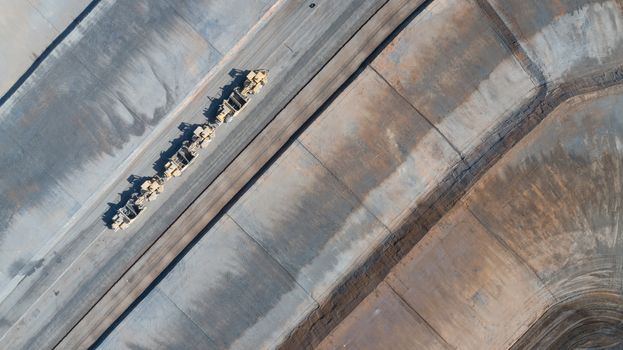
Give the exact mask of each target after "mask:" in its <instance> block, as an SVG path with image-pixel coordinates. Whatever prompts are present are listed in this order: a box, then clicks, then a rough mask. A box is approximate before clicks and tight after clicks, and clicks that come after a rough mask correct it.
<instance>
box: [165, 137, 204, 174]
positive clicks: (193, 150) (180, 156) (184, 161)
mask: <svg viewBox="0 0 623 350" xmlns="http://www.w3.org/2000/svg"><path fill="white" fill-rule="evenodd" d="M191 146H193V147H191ZM197 148H198V145H196V144H194V143H193V144H191V143H190V142H189V141H184V142H183V143H182V147H180V149H178V150H177V152H175V154H174V155H173V157H171V158H169V161H168V162H167V163H166V164H165V165H164V177H165V178H166V179H168V178H171V177H177V176H180V175H182V172H183V171H184V170H185V169H186V168H187V167H188V166H189V165H190V163H192V161H193V160H195V157H196V156H197V150H198V149H197Z"/></svg>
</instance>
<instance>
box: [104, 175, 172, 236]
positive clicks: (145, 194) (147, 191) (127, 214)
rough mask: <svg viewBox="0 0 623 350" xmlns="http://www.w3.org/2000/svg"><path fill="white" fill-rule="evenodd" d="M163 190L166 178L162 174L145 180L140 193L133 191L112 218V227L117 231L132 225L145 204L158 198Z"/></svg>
mask: <svg viewBox="0 0 623 350" xmlns="http://www.w3.org/2000/svg"><path fill="white" fill-rule="evenodd" d="M163 190H164V179H162V178H161V177H160V176H158V175H156V176H154V177H152V178H150V179H147V180H145V181H144V182H143V183H142V184H141V191H140V193H133V194H132V196H131V197H130V199H129V200H128V201H127V202H126V204H125V205H124V206H123V207H121V208H119V210H117V214H115V216H113V218H112V220H113V221H112V224H111V227H112V228H113V229H114V230H115V231H117V230H119V229H125V228H127V227H128V226H130V223H132V221H134V219H136V217H137V216H138V214H140V213H141V212H142V211H143V209H145V204H146V203H147V202H151V201H153V200H154V199H156V197H157V196H158V195H159V194H160V193H162V191H163Z"/></svg>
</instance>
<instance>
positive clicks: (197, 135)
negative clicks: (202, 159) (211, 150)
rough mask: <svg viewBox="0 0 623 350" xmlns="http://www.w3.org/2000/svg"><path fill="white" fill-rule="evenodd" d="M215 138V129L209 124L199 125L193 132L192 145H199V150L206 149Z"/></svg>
mask: <svg viewBox="0 0 623 350" xmlns="http://www.w3.org/2000/svg"><path fill="white" fill-rule="evenodd" d="M212 137H214V128H213V127H211V126H210V125H208V124H203V125H199V126H198V127H197V128H195V130H194V131H193V138H192V140H191V142H192V143H196V144H198V145H199V148H206V147H208V144H209V143H210V141H212Z"/></svg>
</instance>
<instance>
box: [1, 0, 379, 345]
mask: <svg viewBox="0 0 623 350" xmlns="http://www.w3.org/2000/svg"><path fill="white" fill-rule="evenodd" d="M255 4H257V6H256V7H255V8H254V9H253V11H251V9H249V10H250V11H247V12H245V13H246V14H251V15H250V17H249V18H246V17H242V18H239V19H238V20H240V21H241V22H242V23H241V24H240V26H239V27H234V28H230V27H227V26H226V27H224V28H220V27H218V26H217V28H216V29H215V28H213V27H211V26H210V22H209V21H207V20H205V19H204V18H203V17H202V16H200V15H199V11H202V10H206V8H204V7H202V6H203V5H202V4H201V1H194V2H189V3H188V6H186V7H182V8H181V9H180V8H177V9H176V11H173V12H171V11H168V9H169V7H168V6H170V5H169V4H168V3H167V2H160V3H153V2H150V3H149V4H148V3H146V2H140V3H132V5H124V4H123V3H122V2H119V3H117V2H113V1H109V2H102V4H100V5H98V8H96V9H94V11H93V12H92V13H91V14H90V15H89V17H87V18H86V19H85V20H84V21H83V22H82V23H81V24H80V26H79V27H78V28H77V30H76V32H75V34H74V33H72V35H69V36H68V37H67V39H66V42H64V43H63V44H62V45H59V49H58V52H57V53H56V54H55V55H52V56H53V57H52V58H53V59H54V60H51V61H50V63H49V64H42V66H41V68H40V69H41V70H40V71H38V72H37V74H35V75H34V77H33V78H32V80H31V81H29V82H27V83H26V84H24V85H23V86H22V87H21V88H20V90H19V91H17V92H16V93H15V95H14V96H12V98H11V100H9V101H7V103H5V104H4V105H3V106H2V107H1V108H2V109H1V113H2V117H1V118H2V119H1V120H2V123H1V124H0V133H2V135H3V136H4V137H3V140H4V141H5V143H6V141H9V142H8V144H7V145H4V146H6V147H9V149H13V150H15V152H13V153H12V154H11V153H8V154H7V155H5V157H6V156H8V157H10V159H7V162H10V163H11V164H16V163H17V164H16V166H15V167H13V168H11V169H5V170H4V173H3V177H4V176H6V178H9V179H13V180H11V181H13V183H11V182H9V183H4V184H3V186H6V187H4V188H3V191H4V192H3V193H4V194H7V193H9V191H11V190H10V188H23V189H26V193H21V194H19V195H18V194H15V193H14V194H12V195H11V196H13V197H9V198H16V199H11V200H9V201H8V202H5V207H4V208H3V210H4V213H5V215H6V213H7V211H8V213H9V214H8V217H9V218H12V219H11V220H10V221H6V222H7V223H8V226H6V227H3V231H2V232H3V233H2V237H3V239H4V242H5V244H7V247H10V246H11V245H14V246H15V245H20V246H27V247H29V248H30V251H28V252H19V251H13V252H14V253H17V254H16V255H11V254H9V256H4V257H3V259H4V261H5V262H6V264H5V266H15V267H13V269H12V270H10V271H5V272H4V273H5V276H4V277H3V278H4V281H7V282H8V284H5V288H4V289H3V291H2V293H3V294H2V296H3V300H2V303H1V304H0V314H1V315H3V319H2V322H1V326H2V333H3V335H2V338H0V346H2V347H8V348H32V347H36V348H47V347H51V346H53V345H54V344H56V343H57V342H58V341H59V340H60V338H61V337H62V336H63V335H64V334H65V333H66V332H67V331H68V330H69V329H70V328H71V327H72V325H73V324H75V323H76V322H77V321H78V319H79V318H80V317H81V316H82V315H83V314H84V313H85V312H86V311H87V310H88V309H89V308H90V306H91V305H93V303H94V302H95V301H96V300H97V299H98V298H99V297H100V296H101V295H102V294H103V292H105V291H106V290H107V289H108V288H109V287H110V286H111V285H112V283H113V282H114V281H115V280H116V279H117V278H118V276H120V275H121V273H122V272H123V271H125V270H126V269H127V268H128V265H129V264H130V263H131V262H133V261H135V260H136V258H137V257H138V255H140V253H141V252H142V251H143V250H144V249H145V248H146V247H147V246H148V245H149V244H151V242H153V241H154V240H155V239H156V238H157V237H158V235H159V234H161V233H162V232H163V231H164V229H165V228H166V227H167V226H168V225H169V224H170V223H171V222H172V221H173V220H174V219H175V218H176V217H177V216H178V215H179V214H180V213H181V212H182V211H183V209H184V208H185V207H187V206H188V204H189V203H190V202H191V201H192V200H193V199H194V198H195V197H196V196H197V195H198V193H199V192H200V190H202V189H203V188H205V187H206V186H207V185H208V184H209V183H210V182H211V181H212V179H213V178H214V177H215V176H216V175H217V174H218V173H219V172H220V171H221V170H222V169H223V168H224V167H225V166H226V165H227V164H228V163H229V162H230V161H231V159H232V158H233V157H234V156H235V155H236V154H238V152H239V151H240V150H241V149H242V148H243V147H244V146H245V145H246V143H247V142H249V141H250V140H251V139H252V138H253V136H254V135H256V134H257V133H258V132H259V131H260V130H261V129H262V128H263V127H264V126H265V125H266V124H267V123H268V122H269V121H270V119H271V118H272V117H274V116H275V114H276V113H277V112H278V111H279V110H280V109H281V108H283V106H284V105H285V104H286V102H287V101H289V100H290V99H291V98H292V96H294V94H295V93H296V92H297V91H298V90H299V89H300V88H302V87H303V86H304V85H305V84H306V82H307V81H308V80H309V79H310V78H311V77H312V76H313V75H314V74H315V73H316V72H317V71H318V70H319V69H320V68H321V67H322V65H323V64H324V63H326V61H327V60H328V59H329V58H330V57H331V56H332V55H333V54H334V53H335V52H336V50H337V49H338V48H339V47H341V45H343V44H344V43H345V41H346V40H347V39H348V38H350V37H351V36H352V35H353V33H354V32H355V31H356V30H357V28H359V27H360V26H361V25H362V24H363V23H365V21H366V20H367V19H368V18H369V17H370V16H371V15H372V14H373V13H374V12H375V11H376V10H377V9H378V8H379V7H380V6H381V5H382V4H383V1H364V2H361V1H356V2H355V1H352V2H351V1H343V2H342V1H340V2H326V3H325V2H322V1H319V2H316V7H315V8H313V9H312V8H310V7H309V6H308V5H309V4H308V3H307V2H287V3H280V4H277V5H275V7H273V8H272V9H271V10H269V12H268V14H267V13H266V12H265V11H266V10H267V9H269V8H270V6H271V4H270V3H255ZM239 5H240V6H242V5H241V4H239ZM99 6H102V7H101V8H100V7H99ZM124 6H135V9H134V11H139V12H138V13H141V14H143V16H144V17H139V18H141V21H140V22H139V25H130V21H129V18H130V17H129V15H128V11H127V8H124ZM215 6H216V7H217V8H216V9H214V8H212V9H208V10H213V11H212V12H210V13H211V14H213V13H214V12H216V15H222V14H223V13H222V11H224V10H226V6H220V7H219V6H217V5H215ZM218 10H221V13H218ZM141 11H142V12H141ZM254 11H255V12H254ZM225 12H226V11H225ZM262 13H263V15H262ZM165 14H166V15H165ZM107 16H110V17H107ZM261 16H264V17H263V18H262V19H260V20H259V24H257V25H255V27H253V28H252V29H251V34H246V36H245V37H244V38H243V39H242V43H239V44H237V45H236V46H234V42H235V40H238V39H239V37H240V36H241V35H243V34H244V32H245V31H247V30H249V28H251V26H252V25H253V23H255V22H254V21H257V20H258V18H260V17H261ZM109 20H112V21H114V22H109ZM201 21H205V22H208V23H202V22H201ZM141 26H143V27H141ZM152 28H153V29H152ZM150 30H153V34H150V33H152V32H150ZM202 30H203V31H202ZM114 33H121V40H117V41H115V42H114V43H113V42H111V41H110V40H111V39H110V38H111V37H113V35H114ZM197 33H199V34H197ZM214 33H216V36H215V37H212V36H214ZM145 35H148V40H145V38H144V36H145ZM149 35H153V36H149ZM203 36H205V38H207V39H204V37H203ZM236 38H238V39H236ZM251 38H253V40H251ZM173 43H175V45H181V47H182V49H180V50H181V51H179V52H181V53H182V54H181V55H177V53H176V52H178V51H175V52H173V53H171V52H170V50H169V49H170V47H171V45H173ZM232 46H233V47H232ZM95 47H98V48H103V47H106V48H107V49H106V50H109V49H112V50H113V52H108V51H106V50H104V51H103V54H96V52H97V51H98V50H96V49H95ZM127 47H134V48H135V49H134V50H127ZM114 50H117V51H114ZM124 50H125V51H124ZM221 52H225V53H226V54H225V55H224V56H223V55H222V54H221ZM160 53H164V56H161V55H160ZM133 54H135V55H133ZM169 54H170V55H172V57H167V55H169ZM221 56H222V57H221ZM198 57H199V58H198ZM219 59H221V61H220V62H219V63H218V64H217V65H216V66H214V64H216V62H217V61H218V60H219ZM84 62H89V65H83V63H84ZM164 62H166V65H165V64H164ZM171 62H176V64H178V65H176V66H174V68H173V70H171V66H170V63H171ZM189 63H190V64H189ZM110 64H112V65H115V66H118V67H119V69H120V70H121V71H123V75H121V74H120V78H118V77H117V76H116V75H111V74H110V73H107V72H106V71H105V69H109V65H110ZM258 67H260V68H267V69H269V70H270V72H271V78H270V79H271V84H270V85H269V86H268V87H267V88H266V89H265V90H264V91H263V92H262V94H261V95H260V96H258V97H257V98H256V99H255V100H254V101H253V104H252V105H251V106H250V107H249V108H248V109H247V110H246V112H245V114H244V115H243V116H242V117H241V118H239V119H238V121H237V122H236V123H234V124H232V125H231V126H229V125H228V126H226V127H223V128H220V129H219V131H218V135H217V137H216V139H215V140H214V141H213V142H212V145H211V147H210V149H208V150H207V151H206V152H204V153H203V154H202V155H201V157H200V158H199V159H198V161H197V162H196V163H195V164H194V165H193V167H192V168H191V169H189V171H188V172H187V173H185V176H184V177H183V178H182V179H180V180H174V181H171V182H170V183H168V184H167V185H168V186H167V190H166V191H165V193H164V194H163V195H162V196H161V197H160V198H159V200H158V201H157V202H155V203H152V205H150V207H149V210H148V211H147V212H146V213H145V214H144V215H142V218H141V219H139V220H138V221H137V222H135V223H134V225H133V226H132V227H131V228H130V229H129V230H128V231H125V232H123V233H118V234H113V233H112V231H110V230H109V229H107V228H106V227H105V223H104V221H103V220H102V215H103V213H105V212H107V210H108V209H109V206H108V203H115V202H116V201H117V200H118V199H119V197H118V195H116V194H117V193H121V192H123V191H124V190H126V189H127V188H128V186H129V184H128V183H127V181H126V179H128V177H130V175H138V176H148V175H151V174H153V172H154V170H153V169H152V168H153V167H154V162H157V160H158V159H159V157H160V152H161V151H163V150H167V149H168V148H169V146H170V145H169V141H170V140H173V139H175V138H176V137H178V136H179V134H180V131H179V130H178V129H177V127H178V126H179V125H180V123H199V122H203V121H205V118H204V116H203V115H202V111H203V109H204V108H205V107H206V106H207V105H208V101H206V99H205V96H219V88H220V87H222V86H225V85H227V84H228V83H230V82H231V79H232V78H231V77H230V76H229V75H228V73H229V72H230V71H231V70H232V69H252V68H258ZM186 68H189V69H186ZM208 71H209V73H208ZM91 72H93V73H91ZM150 72H151V73H150ZM206 73H208V75H207V76H206V77H205V78H203V76H204V74H206ZM85 76H86V77H91V78H92V77H93V76H94V77H95V80H93V81H95V83H92V84H91V83H90V82H89V80H88V79H87V80H85ZM145 77H151V78H150V79H151V80H150V79H145ZM139 78H140V79H139ZM199 79H201V81H199ZM197 83H198V84H199V85H200V89H198V90H195V91H193V92H192V94H191V98H190V99H187V100H185V101H182V100H183V99H184V96H185V93H187V91H189V90H190V88H192V87H193V86H194V84H197ZM90 84H91V85H90ZM95 101H97V102H95ZM179 103H181V104H182V106H183V108H180V109H176V110H173V109H174V108H175V106H176V105H177V104H179ZM46 113H48V114H50V115H55V118H56V119H55V120H54V122H49V120H50V119H49V118H48V119H46ZM85 115H86V116H91V117H92V118H86V119H85ZM99 118H101V119H99ZM28 124H31V125H34V126H36V127H35V128H29V129H23V128H21V127H20V125H28ZM46 124H47V125H46ZM24 130H26V131H24ZM230 134H231V135H235V137H228V136H230ZM9 135H10V136H9ZM24 140H27V141H26V142H27V143H26V144H23V142H24ZM52 140H53V141H52ZM44 165H46V166H47V167H45V166H44ZM42 169H46V170H45V173H43V172H42ZM50 169H51V170H50ZM47 175H51V176H50V177H47V178H46V176H47ZM54 188H56V190H53V192H52V193H50V192H49V190H50V189H54ZM54 191H55V192H54ZM24 198H25V199H24ZM17 200H20V201H21V202H17ZM35 203H40V205H37V204H35ZM11 205H15V207H11ZM14 208H18V211H16V212H14V213H11V212H10V211H11V210H16V209H14ZM35 223H36V225H34V224H35ZM146 223H148V224H146ZM15 232H22V235H21V236H20V237H17V236H16V234H15ZM24 232H26V233H27V234H26V235H24V234H23V233H24ZM26 242H28V243H26ZM11 259H13V260H11ZM29 260H30V261H29ZM14 261H17V263H16V264H13V262H14Z"/></svg>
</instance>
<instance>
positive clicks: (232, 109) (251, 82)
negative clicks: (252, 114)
mask: <svg viewBox="0 0 623 350" xmlns="http://www.w3.org/2000/svg"><path fill="white" fill-rule="evenodd" d="M267 80H268V70H265V69H258V70H252V71H250V72H249V73H248V74H247V77H246V79H245V81H244V85H243V86H242V89H241V88H240V87H236V88H234V91H233V92H232V93H231V94H230V95H229V97H228V98H227V99H226V100H225V101H223V104H221V106H220V107H219V110H218V114H217V115H216V120H217V122H218V123H219V124H222V123H229V122H230V121H231V120H232V119H233V118H234V117H235V116H236V115H237V114H238V113H240V111H241V110H242V109H243V108H244V107H245V106H246V105H247V102H249V99H250V98H251V95H255V94H257V93H259V92H260V90H261V89H262V88H263V87H264V85H266V82H267Z"/></svg>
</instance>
